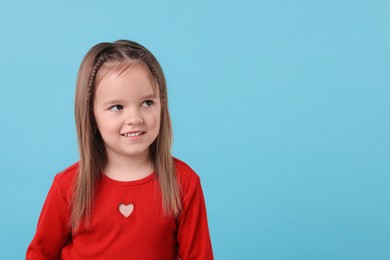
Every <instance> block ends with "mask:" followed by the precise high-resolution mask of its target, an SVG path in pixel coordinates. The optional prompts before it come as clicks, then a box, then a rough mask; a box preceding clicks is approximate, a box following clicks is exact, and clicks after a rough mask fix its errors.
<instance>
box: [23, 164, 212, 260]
mask: <svg viewBox="0 0 390 260" xmlns="http://www.w3.org/2000/svg"><path fill="white" fill-rule="evenodd" d="M175 166H176V172H177V177H178V181H179V184H180V186H181V198H182V211H181V212H180V214H179V216H178V217H176V218H175V217H174V216H166V215H164V213H163V206H162V195H161V191H160V189H159V184H158V179H157V175H156V174H155V173H152V174H150V175H149V176H147V177H145V178H142V179H140V180H136V181H128V182H121V181H116V180H113V179H110V178H108V177H107V176H105V175H104V174H101V177H100V180H99V182H98V186H97V190H96V192H95V198H94V204H93V211H92V218H91V223H90V226H89V228H86V227H83V226H80V228H79V229H78V230H77V231H76V232H73V234H72V232H71V230H70V228H69V221H70V200H71V196H72V190H73V186H74V181H75V177H76V175H77V170H78V163H76V164H74V165H72V166H70V167H69V168H67V169H66V170H64V171H63V172H61V173H59V174H57V175H56V176H55V178H54V181H53V184H52V186H51V188H50V190H49V193H48V195H47V198H46V201H45V203H44V205H43V208H42V211H41V215H40V217H39V221H38V226H37V230H36V233H35V236H34V238H33V240H32V242H31V244H30V245H29V247H28V249H27V254H26V259H27V260H33V259H65V260H67V259H72V260H77V259H94V260H99V259H104V260H111V259H136V260H143V259H156V260H157V259H163V260H165V259H166V260H170V259H172V260H176V259H182V260H187V259H188V260H189V259H202V260H203V259H213V253H212V247H211V241H210V235H209V230H208V224H207V216H206V207H205V202H204V197H203V192H202V187H201V184H200V180H199V177H198V175H197V174H196V173H195V172H194V171H193V170H192V169H191V168H190V167H189V166H188V165H186V164H185V163H184V162H182V161H179V160H177V159H175ZM129 213H130V215H129V216H127V215H128V214H129Z"/></svg>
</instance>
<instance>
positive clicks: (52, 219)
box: [26, 176, 70, 260]
mask: <svg viewBox="0 0 390 260" xmlns="http://www.w3.org/2000/svg"><path fill="white" fill-rule="evenodd" d="M57 177H58V176H57ZM57 177H56V178H55V179H54V182H53V184H52V186H51V188H50V190H49V193H48V195H47V197H46V201H45V203H44V205H43V208H42V211H41V215H40V217H39V220H38V226H37V230H36V233H35V236H34V238H33V240H32V242H31V244H30V245H29V247H28V249H27V254H26V259H27V260H34V259H60V258H61V249H62V248H63V246H64V244H65V243H66V242H67V240H68V239H69V238H70V228H69V215H70V211H69V203H68V202H67V201H66V199H65V197H64V194H63V193H62V192H61V189H60V186H59V184H58V178H57Z"/></svg>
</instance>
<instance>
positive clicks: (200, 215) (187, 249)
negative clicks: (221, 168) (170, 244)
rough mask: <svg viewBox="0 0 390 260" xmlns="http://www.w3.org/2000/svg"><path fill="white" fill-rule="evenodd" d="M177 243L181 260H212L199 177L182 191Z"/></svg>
mask: <svg viewBox="0 0 390 260" xmlns="http://www.w3.org/2000/svg"><path fill="white" fill-rule="evenodd" d="M184 192H185V193H184V196H183V199H182V212H181V213H180V215H179V217H178V219H177V222H178V235H177V241H178V245H179V250H178V251H179V258H180V259H182V260H190V259H196V260H208V259H214V258H213V252H212V247H211V240H210V234H209V229H208V224H207V214H206V206H205V201H204V197H203V191H202V187H201V184H200V180H199V177H198V176H196V181H193V182H192V183H191V184H190V185H189V186H188V187H187V189H186V190H185V191H184Z"/></svg>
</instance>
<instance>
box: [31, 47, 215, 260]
mask: <svg viewBox="0 0 390 260" xmlns="http://www.w3.org/2000/svg"><path fill="white" fill-rule="evenodd" d="M75 117H76V127H77V136H78V142H79V151H80V161H79V162H78V163H76V164H74V165H72V166H70V167H69V168H67V169H65V170H64V171H63V172H61V173H59V174H58V175H56V177H55V178H54V182H53V184H52V186H51V188H50V191H49V193H48V195H47V198H46V201H45V204H44V206H43V209H42V212H41V215H40V218H39V221H38V226H37V231H36V234H35V236H34V238H33V240H32V242H31V244H30V245H29V247H28V249H27V255H26V258H27V259H73V260H74V259H94V260H97V259H104V260H107V259H137V260H140V259H141V260H143V259H163V260H165V259H167V260H169V259H172V260H176V259H183V260H187V259H213V253H212V247H211V242H210V235H209V230H208V225H207V217H206V208H205V202H204V198H203V193H202V188H201V185H200V181H199V177H198V176H197V175H196V173H195V172H194V171H193V170H192V169H191V168H190V167H189V166H188V165H186V164H185V163H184V162H182V161H180V160H178V159H175V158H173V157H172V155H171V144H172V129H171V121H170V117H169V113H168V99H167V89H166V83H165V77H164V74H163V71H162V69H161V67H160V65H159V63H158V61H157V60H156V58H155V57H154V56H153V55H152V54H151V53H150V52H149V51H148V50H147V49H146V48H145V47H143V46H141V45H139V44H137V43H135V42H131V41H125V40H121V41H116V42H114V43H100V44H97V45H95V46H94V47H93V48H92V49H91V50H90V51H89V52H88V53H87V54H86V56H85V57H84V60H83V61H82V63H81V66H80V70H79V73H78V79H77V86H76V103H75Z"/></svg>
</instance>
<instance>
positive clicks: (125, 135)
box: [121, 130, 146, 139]
mask: <svg viewBox="0 0 390 260" xmlns="http://www.w3.org/2000/svg"><path fill="white" fill-rule="evenodd" d="M137 133H140V134H139V135H135V136H130V135H131V134H137ZM145 133H146V132H145V131H141V130H133V131H128V132H124V133H121V136H123V137H126V138H132V139H137V138H139V137H140V136H142V135H143V134H145Z"/></svg>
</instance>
